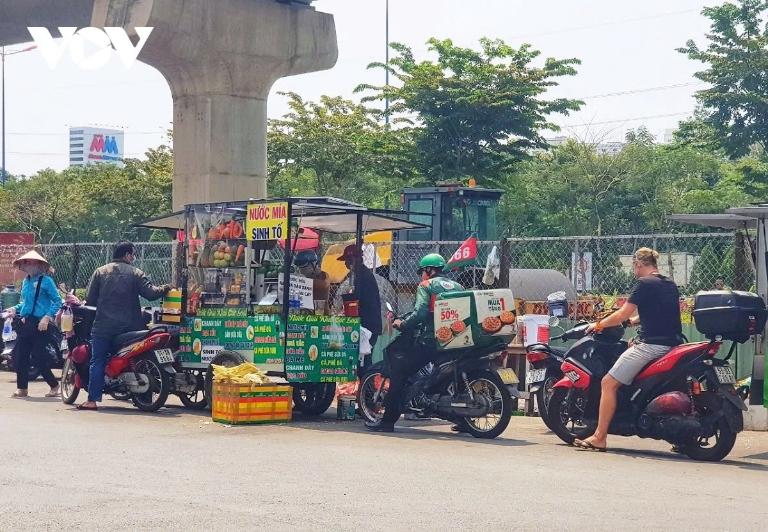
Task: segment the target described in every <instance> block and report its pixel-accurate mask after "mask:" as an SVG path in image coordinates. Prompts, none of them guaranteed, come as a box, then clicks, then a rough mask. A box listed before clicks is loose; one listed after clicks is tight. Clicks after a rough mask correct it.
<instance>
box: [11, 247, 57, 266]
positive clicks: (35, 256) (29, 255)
mask: <svg viewBox="0 0 768 532" xmlns="http://www.w3.org/2000/svg"><path fill="white" fill-rule="evenodd" d="M23 260H36V261H37V262H42V263H43V264H45V265H46V266H50V265H49V264H48V261H47V260H46V259H45V257H43V256H42V255H41V254H40V253H38V252H37V251H35V250H34V249H33V250H31V251H27V252H26V253H24V254H23V255H22V256H21V257H19V258H18V259H16V260H15V261H13V265H14V266H18V264H19V262H21V261H23Z"/></svg>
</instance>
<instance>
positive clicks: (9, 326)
mask: <svg viewBox="0 0 768 532" xmlns="http://www.w3.org/2000/svg"><path fill="white" fill-rule="evenodd" d="M12 335H13V318H6V319H5V323H4V324H3V341H4V342H7V341H8V340H10V339H11V336H12Z"/></svg>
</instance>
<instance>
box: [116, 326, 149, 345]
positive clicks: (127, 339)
mask: <svg viewBox="0 0 768 532" xmlns="http://www.w3.org/2000/svg"><path fill="white" fill-rule="evenodd" d="M149 333H150V331H149V330H145V331H131V332H127V333H123V334H118V335H117V336H115V339H114V340H112V347H113V348H114V349H115V350H117V349H120V348H123V347H125V346H126V345H129V344H132V343H134V342H138V341H139V340H143V339H144V338H146V337H147V336H149Z"/></svg>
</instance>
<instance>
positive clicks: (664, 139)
mask: <svg viewBox="0 0 768 532" xmlns="http://www.w3.org/2000/svg"><path fill="white" fill-rule="evenodd" d="M675 131H676V130H675V129H665V130H664V132H663V133H662V134H661V143H662V144H672V142H673V141H674V140H675Z"/></svg>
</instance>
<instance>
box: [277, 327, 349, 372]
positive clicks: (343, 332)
mask: <svg viewBox="0 0 768 532" xmlns="http://www.w3.org/2000/svg"><path fill="white" fill-rule="evenodd" d="M359 342H360V320H359V318H344V317H338V316H312V315H301V314H297V315H292V316H290V319H289V320H288V339H287V343H286V348H285V372H286V377H287V379H288V380H289V381H291V382H349V381H353V380H355V379H356V378H357V362H358V359H359Z"/></svg>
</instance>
